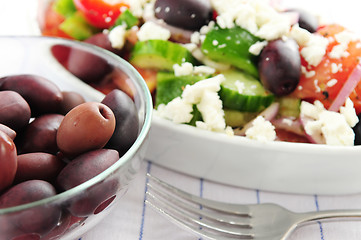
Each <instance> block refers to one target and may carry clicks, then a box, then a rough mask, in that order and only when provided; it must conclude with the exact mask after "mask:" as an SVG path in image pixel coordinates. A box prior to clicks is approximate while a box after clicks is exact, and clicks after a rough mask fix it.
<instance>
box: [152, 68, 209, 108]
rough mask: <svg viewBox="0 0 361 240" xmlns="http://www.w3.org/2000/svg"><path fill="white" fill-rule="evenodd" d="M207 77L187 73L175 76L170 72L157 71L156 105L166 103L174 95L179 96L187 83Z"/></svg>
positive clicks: (174, 96) (191, 83) (190, 83)
mask: <svg viewBox="0 0 361 240" xmlns="http://www.w3.org/2000/svg"><path fill="white" fill-rule="evenodd" d="M205 78H207V76H200V75H199V76H198V75H187V76H175V75H174V73H171V72H158V73H157V93H156V97H155V105H156V107H157V106H158V105H159V104H167V103H168V102H170V101H172V100H173V99H174V98H176V97H180V96H181V95H182V92H183V90H184V88H185V86H187V85H193V84H194V83H196V82H198V81H200V80H202V79H205Z"/></svg>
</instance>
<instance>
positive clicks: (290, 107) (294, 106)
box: [276, 97, 301, 118]
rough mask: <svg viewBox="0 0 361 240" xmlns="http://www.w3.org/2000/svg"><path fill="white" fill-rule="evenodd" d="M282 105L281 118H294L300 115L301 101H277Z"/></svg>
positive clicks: (289, 99)
mask: <svg viewBox="0 0 361 240" xmlns="http://www.w3.org/2000/svg"><path fill="white" fill-rule="evenodd" d="M276 101H277V102H279V103H280V109H279V111H278V115H279V116H281V117H294V118H297V117H298V116H299V115H300V105H301V99H299V98H293V97H282V98H278V99H277V100H276Z"/></svg>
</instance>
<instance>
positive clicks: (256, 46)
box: [248, 41, 268, 56]
mask: <svg viewBox="0 0 361 240" xmlns="http://www.w3.org/2000/svg"><path fill="white" fill-rule="evenodd" d="M267 44H268V42H267V41H258V42H256V43H255V44H253V45H252V46H251V47H250V48H249V50H248V51H249V52H250V53H252V54H253V55H255V56H258V55H259V54H260V53H261V51H262V49H263V48H264V47H265V46H267Z"/></svg>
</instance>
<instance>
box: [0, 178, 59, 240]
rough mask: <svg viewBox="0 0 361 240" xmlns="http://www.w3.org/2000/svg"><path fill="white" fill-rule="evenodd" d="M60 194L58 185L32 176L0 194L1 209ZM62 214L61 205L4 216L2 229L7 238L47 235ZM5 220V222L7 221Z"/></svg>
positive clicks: (4, 236) (45, 206) (0, 219)
mask: <svg viewBox="0 0 361 240" xmlns="http://www.w3.org/2000/svg"><path fill="white" fill-rule="evenodd" d="M55 195H56V191H55V188H54V187H53V186H52V185H51V184H50V183H48V182H46V181H42V180H30V181H26V182H23V183H20V184H17V185H15V186H13V187H12V188H10V189H9V190H8V191H6V192H5V193H3V194H2V195H1V196H0V209H2V208H9V207H14V206H19V205H22V204H26V203H31V202H35V201H38V200H41V199H45V198H49V197H52V196H55ZM60 217H61V209H60V207H58V206H52V205H40V206H37V207H33V208H29V209H25V210H22V211H17V212H14V213H12V214H7V215H6V218H1V217H0V232H1V237H3V239H13V238H14V237H17V236H23V235H25V236H30V235H34V236H36V235H38V236H43V235H45V234H47V233H48V232H50V231H51V230H52V229H53V228H55V227H56V225H57V224H58V222H59V220H60ZM3 221H4V222H3Z"/></svg>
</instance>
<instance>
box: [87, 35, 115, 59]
mask: <svg viewBox="0 0 361 240" xmlns="http://www.w3.org/2000/svg"><path fill="white" fill-rule="evenodd" d="M84 42H86V43H90V44H93V45H95V46H98V47H101V48H104V49H106V50H108V51H110V52H112V53H115V54H117V55H119V54H120V50H118V49H115V48H113V47H112V44H111V42H110V40H109V37H108V34H106V33H97V34H94V35H92V36H91V37H90V38H88V39H86V40H85V41H84Z"/></svg>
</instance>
